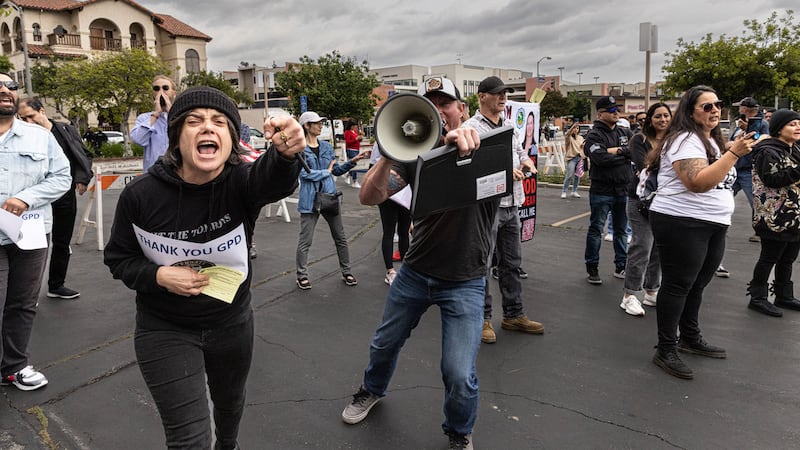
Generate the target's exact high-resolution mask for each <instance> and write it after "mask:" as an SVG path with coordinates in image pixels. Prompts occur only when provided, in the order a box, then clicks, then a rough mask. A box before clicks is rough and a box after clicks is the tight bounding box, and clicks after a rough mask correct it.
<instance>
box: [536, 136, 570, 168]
mask: <svg viewBox="0 0 800 450" xmlns="http://www.w3.org/2000/svg"><path fill="white" fill-rule="evenodd" d="M539 160H540V161H541V160H543V161H544V168H543V169H542V173H543V174H547V172H548V171H549V170H550V169H556V170H558V171H560V172H561V173H566V171H567V166H566V163H565V161H564V145H563V144H562V143H561V142H548V143H547V144H546V145H542V146H541V147H539Z"/></svg>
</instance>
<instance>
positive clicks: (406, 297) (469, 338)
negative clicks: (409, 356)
mask: <svg viewBox="0 0 800 450" xmlns="http://www.w3.org/2000/svg"><path fill="white" fill-rule="evenodd" d="M485 286H486V279H485V278H483V277H481V278H478V279H475V280H468V281H445V280H440V279H438V278H432V277H429V276H426V275H423V274H420V273H418V272H415V271H414V270H412V269H411V268H410V267H409V266H407V265H403V266H401V267H400V270H399V271H398V272H397V278H395V279H394V282H393V283H392V284H391V286H390V287H389V294H388V296H387V298H386V305H385V306H384V310H383V321H382V322H381V324H380V326H378V329H377V330H376V331H375V335H374V336H373V337H372V342H371V343H370V352H369V365H368V366H367V369H366V370H365V371H364V388H366V390H368V391H369V392H371V393H372V394H373V395H377V396H381V397H383V396H385V395H386V389H387V387H388V386H389V381H390V380H391V378H392V374H393V373H394V370H395V367H397V357H398V356H399V354H400V349H401V348H403V344H404V343H405V342H406V339H408V338H409V336H411V331H412V330H413V329H414V328H416V326H417V324H418V323H419V319H420V318H421V317H422V314H424V313H425V311H427V310H428V308H429V307H430V306H432V305H436V306H438V307H439V309H440V312H441V320H442V360H441V363H440V365H441V370H442V380H443V381H444V386H445V391H444V392H445V394H444V415H445V420H444V423H443V424H442V429H443V430H444V432H445V433H455V434H470V433H472V428H473V427H474V425H475V419H476V418H477V416H478V374H477V371H476V369H475V359H476V357H477V356H478V348H480V345H481V327H482V326H483V289H484V287H485Z"/></svg>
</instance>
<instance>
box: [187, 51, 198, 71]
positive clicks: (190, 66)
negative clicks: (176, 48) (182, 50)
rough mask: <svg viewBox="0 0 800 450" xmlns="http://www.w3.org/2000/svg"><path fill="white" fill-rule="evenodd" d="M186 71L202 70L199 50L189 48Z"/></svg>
mask: <svg viewBox="0 0 800 450" xmlns="http://www.w3.org/2000/svg"><path fill="white" fill-rule="evenodd" d="M185 57H186V73H197V72H200V55H199V54H198V53H197V50H194V49H191V48H190V49H189V50H186V55H185Z"/></svg>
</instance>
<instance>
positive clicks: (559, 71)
mask: <svg viewBox="0 0 800 450" xmlns="http://www.w3.org/2000/svg"><path fill="white" fill-rule="evenodd" d="M564 69H566V67H564V66H561V67H559V68H558V80H559V81H561V79H562V78H564Z"/></svg>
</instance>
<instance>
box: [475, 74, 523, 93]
mask: <svg viewBox="0 0 800 450" xmlns="http://www.w3.org/2000/svg"><path fill="white" fill-rule="evenodd" d="M503 91H506V92H509V93H511V92H514V88H512V87H511V86H506V85H505V84H503V80H501V79H500V78H497V77H488V78H484V79H483V81H481V83H480V84H479V85H478V92H487V93H489V94H499V93H501V92H503Z"/></svg>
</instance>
